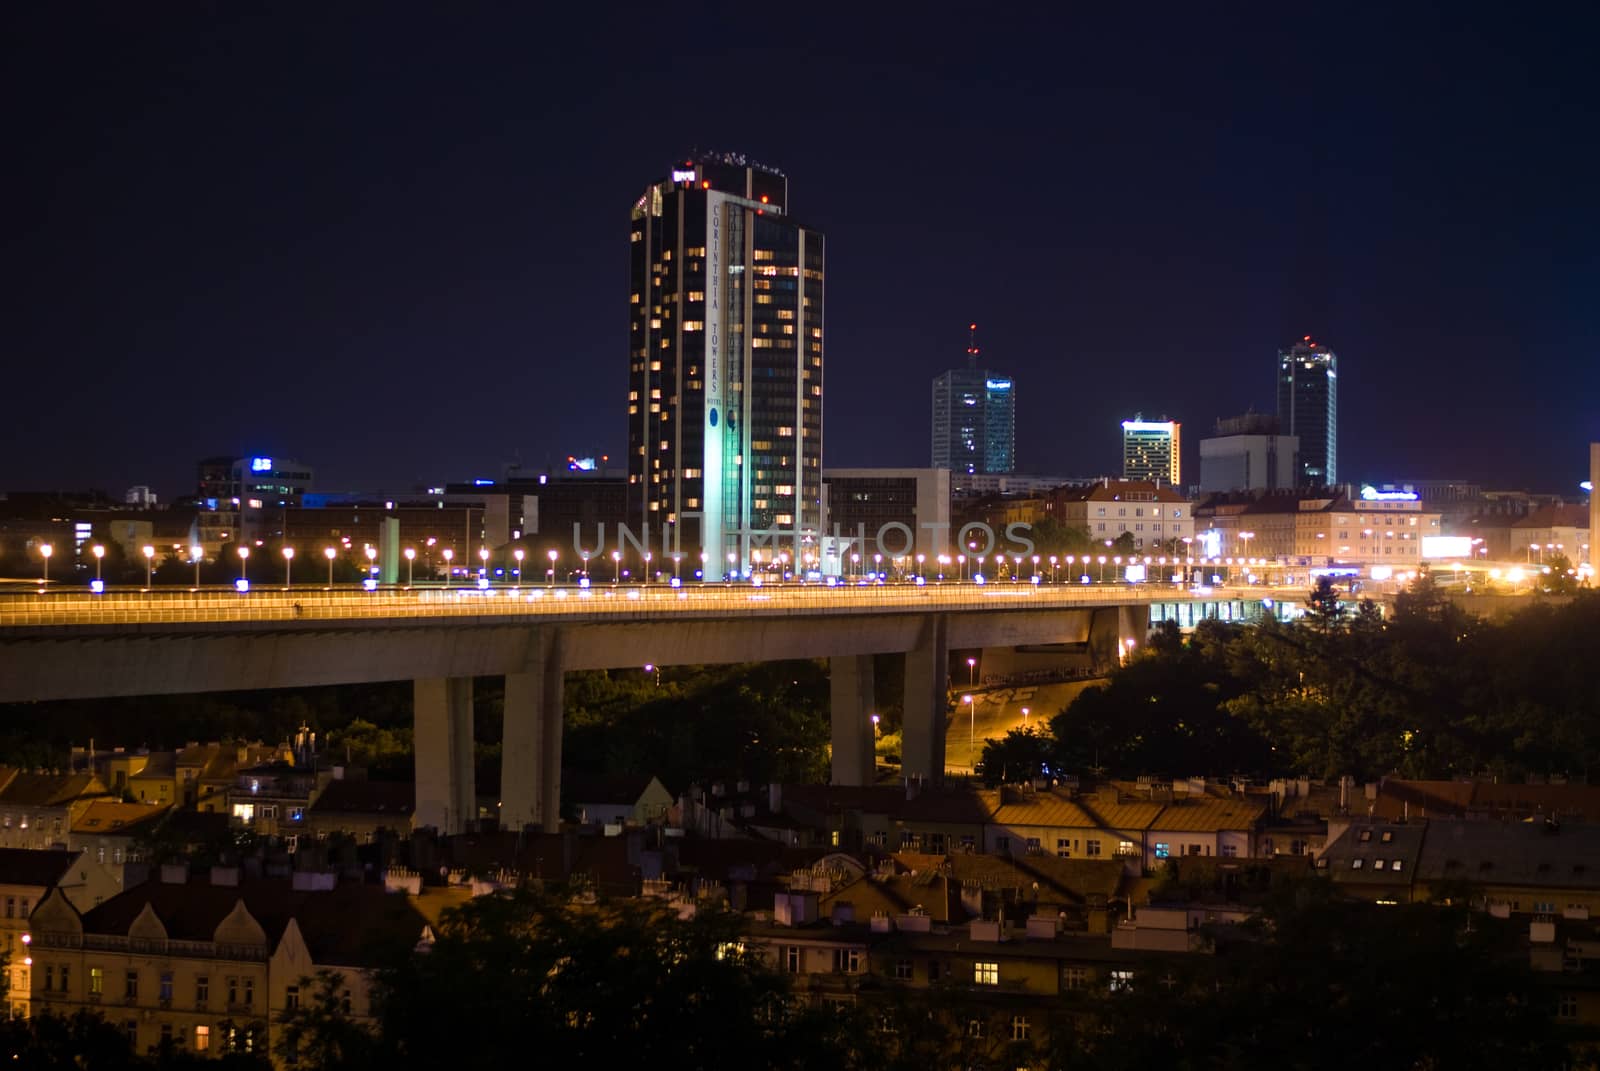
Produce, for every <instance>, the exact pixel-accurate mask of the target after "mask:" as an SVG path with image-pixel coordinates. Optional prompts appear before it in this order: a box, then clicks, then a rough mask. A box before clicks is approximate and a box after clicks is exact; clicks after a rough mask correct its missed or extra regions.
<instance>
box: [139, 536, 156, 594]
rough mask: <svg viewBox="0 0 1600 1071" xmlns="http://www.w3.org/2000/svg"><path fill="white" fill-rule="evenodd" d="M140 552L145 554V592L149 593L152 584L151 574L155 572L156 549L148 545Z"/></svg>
mask: <svg viewBox="0 0 1600 1071" xmlns="http://www.w3.org/2000/svg"><path fill="white" fill-rule="evenodd" d="M140 550H141V551H143V553H144V586H145V590H146V591H148V590H149V589H150V585H151V583H152V581H151V574H152V573H153V572H154V570H155V564H156V548H155V547H152V546H151V545H150V544H148V543H146V544H145V545H144V546H143V547H141V548H140Z"/></svg>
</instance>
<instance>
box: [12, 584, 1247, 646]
mask: <svg viewBox="0 0 1600 1071" xmlns="http://www.w3.org/2000/svg"><path fill="white" fill-rule="evenodd" d="M1272 590H1273V589H1263V588H1260V587H1257V588H1241V589H1222V588H1212V589H1205V590H1204V591H1203V593H1202V592H1196V591H1192V590H1189V589H1185V588H1181V587H1177V586H1174V585H1166V584H1138V585H1132V584H1127V585H1123V584H1117V585H1113V584H1106V585H1098V584H1097V585H1090V586H1083V587H1076V586H1070V585H1066V584H1042V585H1038V586H1035V585H1031V584H989V585H982V586H979V585H975V584H960V583H954V582H952V583H946V584H927V585H923V586H918V585H914V584H887V585H872V586H850V587H845V586H840V587H832V588H830V587H826V586H823V585H802V584H770V585H764V586H760V587H755V586H751V585H749V584H736V585H723V584H698V583H697V584H693V585H685V586H684V587H681V588H672V587H669V586H667V585H650V586H629V585H620V586H613V585H596V586H594V587H591V588H587V589H583V588H572V587H556V588H544V587H523V588H509V587H498V588H489V589H487V590H479V589H477V588H411V589H406V588H387V589H380V590H378V591H373V592H366V591H337V590H330V589H326V588H313V587H307V588H294V589H288V590H285V589H281V588H275V589H271V590H262V589H257V590H254V591H251V592H248V593H239V592H233V591H227V590H214V591H195V590H182V589H180V590H173V591H162V590H160V589H156V590H151V591H128V592H108V593H106V594H102V595H93V594H88V593H78V592H74V593H63V592H50V593H43V594H27V595H12V596H5V597H3V598H0V635H5V634H7V633H11V634H13V635H15V634H19V633H24V634H25V633H32V632H35V631H36V630H37V631H43V632H54V631H56V630H59V629H67V630H71V629H73V628H74V627H77V628H85V627H87V628H95V627H99V628H107V627H109V628H112V629H122V628H129V627H132V628H134V629H135V630H136V631H146V630H148V629H149V628H150V627H151V626H156V627H158V628H159V627H160V626H184V625H202V624H212V625H224V626H226V625H229V624H242V625H248V624H250V623H257V622H260V623H268V622H285V621H293V622H298V623H301V624H312V623H316V622H342V621H349V622H368V623H370V622H376V621H397V620H404V619H423V620H429V621H436V620H437V619H440V618H452V619H463V618H464V619H487V620H493V621H497V622H506V621H526V622H529V623H537V622H541V621H552V622H553V621H584V620H610V621H619V620H664V619H684V620H691V619H696V618H727V617H740V616H746V615H753V616H806V617H810V616H832V615H848V614H883V613H895V612H923V613H927V612H956V613H969V612H974V611H1019V610H1028V611H1038V610H1049V609H1058V608H1059V609H1089V608H1096V607H1111V606H1127V605H1143V604H1149V603H1166V602H1183V601H1196V602H1212V601H1216V600H1226V599H1237V598H1251V599H1259V598H1261V597H1262V596H1263V595H1270V594H1271V593H1272Z"/></svg>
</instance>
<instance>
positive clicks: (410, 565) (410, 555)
mask: <svg viewBox="0 0 1600 1071" xmlns="http://www.w3.org/2000/svg"><path fill="white" fill-rule="evenodd" d="M416 568H417V548H416V547H407V548H406V588H407V590H409V589H410V587H411V579H412V577H413V576H415V575H416Z"/></svg>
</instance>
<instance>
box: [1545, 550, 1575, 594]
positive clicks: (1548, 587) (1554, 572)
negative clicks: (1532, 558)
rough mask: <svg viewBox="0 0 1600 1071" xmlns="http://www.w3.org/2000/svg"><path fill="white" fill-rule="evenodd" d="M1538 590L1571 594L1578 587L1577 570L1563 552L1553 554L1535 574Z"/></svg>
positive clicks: (1547, 592) (1548, 592)
mask: <svg viewBox="0 0 1600 1071" xmlns="http://www.w3.org/2000/svg"><path fill="white" fill-rule="evenodd" d="M1535 577H1536V579H1537V580H1538V583H1539V590H1540V591H1543V592H1545V593H1546V594H1548V595H1571V594H1573V593H1574V592H1576V591H1577V590H1578V588H1579V586H1580V585H1579V583H1578V571H1577V570H1576V569H1574V568H1573V566H1572V561H1571V559H1569V558H1568V557H1567V556H1566V555H1565V554H1553V555H1551V556H1550V557H1549V558H1547V559H1545V563H1544V567H1543V568H1541V569H1540V570H1539V572H1538V573H1536V574H1535Z"/></svg>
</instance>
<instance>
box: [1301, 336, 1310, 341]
mask: <svg viewBox="0 0 1600 1071" xmlns="http://www.w3.org/2000/svg"><path fill="white" fill-rule="evenodd" d="M1300 341H1302V342H1310V341H1311V336H1310V335H1307V336H1306V337H1305V338H1303V339H1301V340H1300Z"/></svg>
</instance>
